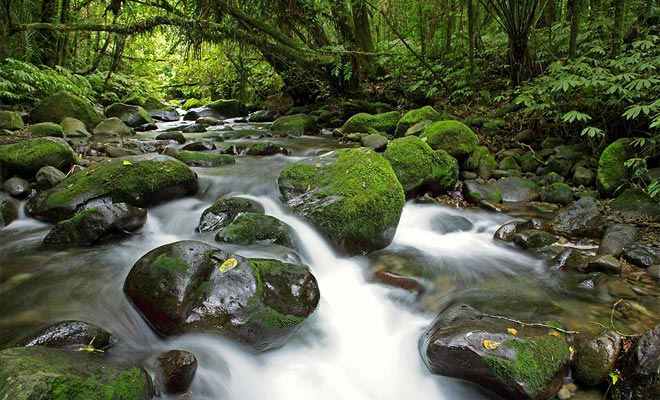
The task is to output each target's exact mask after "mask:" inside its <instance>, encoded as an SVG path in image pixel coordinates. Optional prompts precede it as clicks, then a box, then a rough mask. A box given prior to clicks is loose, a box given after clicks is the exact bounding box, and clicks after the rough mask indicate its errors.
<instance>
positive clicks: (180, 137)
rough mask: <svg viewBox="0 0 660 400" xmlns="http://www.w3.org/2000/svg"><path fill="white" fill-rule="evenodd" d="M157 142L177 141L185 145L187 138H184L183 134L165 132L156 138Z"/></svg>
mask: <svg viewBox="0 0 660 400" xmlns="http://www.w3.org/2000/svg"><path fill="white" fill-rule="evenodd" d="M156 139H157V140H175V141H176V142H177V143H179V144H184V143H185V142H186V138H185V137H184V136H183V133H182V132H179V131H172V132H163V133H161V134H159V135H158V136H156Z"/></svg>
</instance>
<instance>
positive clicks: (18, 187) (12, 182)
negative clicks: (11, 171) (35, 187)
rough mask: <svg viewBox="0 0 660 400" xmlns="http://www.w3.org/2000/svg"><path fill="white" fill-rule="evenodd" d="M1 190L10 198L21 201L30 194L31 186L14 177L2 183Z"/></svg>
mask: <svg viewBox="0 0 660 400" xmlns="http://www.w3.org/2000/svg"><path fill="white" fill-rule="evenodd" d="M2 190H3V191H5V192H7V193H9V195H10V196H11V197H15V198H17V199H23V198H25V197H28V196H29V195H30V194H32V185H31V184H30V182H28V181H26V180H25V179H23V178H19V177H17V176H14V177H11V178H9V179H7V180H6V181H4V182H2Z"/></svg>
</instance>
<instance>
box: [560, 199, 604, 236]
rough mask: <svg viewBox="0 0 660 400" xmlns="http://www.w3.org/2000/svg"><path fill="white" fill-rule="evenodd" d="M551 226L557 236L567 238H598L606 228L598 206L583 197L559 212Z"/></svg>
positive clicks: (592, 200) (591, 200)
mask: <svg viewBox="0 0 660 400" xmlns="http://www.w3.org/2000/svg"><path fill="white" fill-rule="evenodd" d="M552 225H553V227H554V228H555V230H556V231H557V232H558V233H559V234H561V235H564V236H568V237H591V238H600V237H601V236H602V234H603V231H604V230H605V228H606V226H605V220H604V219H603V216H602V215H601V213H600V210H599V208H598V205H597V204H596V202H595V201H594V199H593V198H591V197H583V198H581V199H580V200H578V201H577V202H575V204H573V205H572V206H570V207H568V208H566V209H565V210H563V211H561V212H559V213H558V214H557V216H556V217H555V218H554V220H553V221H552Z"/></svg>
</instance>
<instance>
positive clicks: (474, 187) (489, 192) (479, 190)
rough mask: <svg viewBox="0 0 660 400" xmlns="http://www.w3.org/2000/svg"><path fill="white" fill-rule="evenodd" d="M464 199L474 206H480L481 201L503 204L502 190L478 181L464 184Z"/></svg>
mask: <svg viewBox="0 0 660 400" xmlns="http://www.w3.org/2000/svg"><path fill="white" fill-rule="evenodd" d="M462 192H463V197H464V198H465V200H467V201H469V202H470V203H472V204H479V202H480V201H481V200H488V201H492V202H495V203H501V202H502V192H500V189H498V188H497V187H495V185H491V184H490V183H486V182H483V181H478V180H467V181H465V182H463V191H462Z"/></svg>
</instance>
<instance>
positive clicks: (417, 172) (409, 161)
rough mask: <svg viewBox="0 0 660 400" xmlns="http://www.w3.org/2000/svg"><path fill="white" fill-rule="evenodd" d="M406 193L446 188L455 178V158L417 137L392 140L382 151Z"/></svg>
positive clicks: (437, 191)
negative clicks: (435, 149)
mask: <svg viewBox="0 0 660 400" xmlns="http://www.w3.org/2000/svg"><path fill="white" fill-rule="evenodd" d="M383 157H385V158H386V159H387V161H389V162H390V165H392V169H393V170H394V173H395V174H396V177H397V179H398V180H399V182H401V186H403V190H404V191H405V192H406V193H407V194H408V195H414V194H416V193H420V192H423V191H424V190H431V191H432V192H434V193H435V194H440V193H443V192H445V191H447V190H450V189H452V188H453V187H454V185H455V184H456V181H457V180H458V164H457V162H456V160H455V159H454V158H453V157H451V156H450V155H449V154H447V153H446V152H444V151H442V150H438V151H433V149H431V147H430V146H429V145H428V144H426V143H425V142H424V141H423V140H422V139H420V138H418V137H417V136H407V137H403V138H399V139H395V140H393V141H392V143H390V145H389V146H388V147H387V150H385V152H384V153H383Z"/></svg>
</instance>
